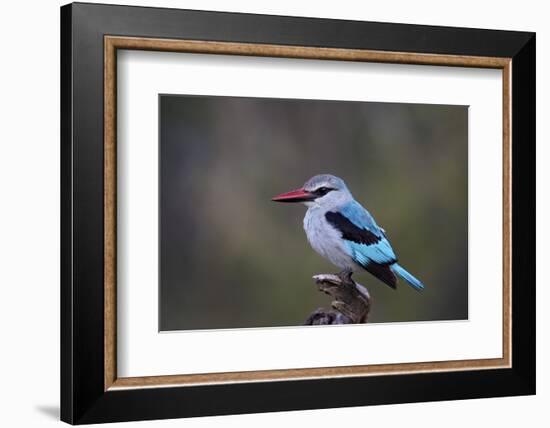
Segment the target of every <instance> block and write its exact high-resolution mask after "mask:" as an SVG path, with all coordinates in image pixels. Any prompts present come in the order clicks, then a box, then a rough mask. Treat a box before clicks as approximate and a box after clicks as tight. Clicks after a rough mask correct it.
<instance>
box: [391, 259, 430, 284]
mask: <svg viewBox="0 0 550 428" xmlns="http://www.w3.org/2000/svg"><path fill="white" fill-rule="evenodd" d="M391 270H392V271H393V272H394V273H396V274H397V275H399V276H400V277H401V278H403V279H404V280H405V281H407V282H408V283H409V284H410V285H411V287H413V288H414V289H415V290H418V291H422V290H423V289H424V284H422V282H420V281H419V280H418V279H416V278H415V277H414V276H412V275H411V274H410V273H409V272H407V271H406V270H405V269H403V268H402V267H401V266H399V265H398V264H397V263H394V264H393V265H391Z"/></svg>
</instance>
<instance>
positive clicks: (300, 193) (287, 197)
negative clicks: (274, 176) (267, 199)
mask: <svg viewBox="0 0 550 428" xmlns="http://www.w3.org/2000/svg"><path fill="white" fill-rule="evenodd" d="M315 198H316V196H315V195H314V194H313V193H310V192H308V191H307V190H304V189H296V190H291V191H290V192H287V193H281V194H280V195H277V196H275V197H273V198H271V200H272V201H275V202H306V201H312V200H313V199H315Z"/></svg>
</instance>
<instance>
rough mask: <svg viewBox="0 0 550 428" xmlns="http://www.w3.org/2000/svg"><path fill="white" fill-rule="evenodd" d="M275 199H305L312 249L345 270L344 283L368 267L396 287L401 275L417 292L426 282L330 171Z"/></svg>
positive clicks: (342, 272) (306, 229)
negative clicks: (402, 262)
mask: <svg viewBox="0 0 550 428" xmlns="http://www.w3.org/2000/svg"><path fill="white" fill-rule="evenodd" d="M272 200H273V201H275V202H295V203H296V202H301V203H303V204H304V205H306V206H307V207H308V210H307V212H306V215H305V217H304V230H305V232H306V235H307V239H308V241H309V243H310V245H311V247H312V248H313V249H314V250H315V251H316V252H317V253H319V254H320V255H321V256H323V257H325V258H326V259H328V260H329V261H330V262H331V263H332V264H334V265H336V266H337V267H338V268H340V269H342V271H341V272H340V273H339V274H338V275H339V276H340V278H341V279H342V281H343V282H346V283H351V282H352V279H351V275H352V274H353V273H354V272H357V271H360V270H366V271H367V272H369V273H370V274H372V275H374V276H375V277H376V278H378V279H379V280H380V281H382V282H383V283H384V284H387V285H389V286H390V287H391V288H394V289H395V288H396V283H397V277H396V275H398V276H400V277H401V278H402V279H404V280H405V281H406V282H407V283H408V284H409V285H411V287H413V288H414V289H415V290H418V291H421V290H422V289H424V284H422V282H421V281H420V280H418V279H417V278H415V277H414V276H413V275H411V274H410V273H409V272H407V271H406V270H405V269H404V268H403V267H401V266H400V265H399V264H397V257H396V255H395V253H394V251H393V249H392V247H391V245H390V242H389V240H388V237H387V236H386V231H385V230H384V229H382V228H381V227H380V226H378V224H376V221H375V220H374V217H373V216H372V215H371V214H370V213H369V212H368V211H367V210H366V209H365V208H363V206H362V205H361V204H360V203H359V202H357V201H356V200H355V199H354V198H353V196H352V194H351V192H350V191H349V189H348V187H347V186H346V183H345V182H344V180H342V179H341V178H338V177H335V176H334V175H330V174H321V175H316V176H314V177H312V178H310V179H309V180H308V181H306V183H305V184H304V186H303V187H301V188H299V189H296V190H292V191H290V192H287V193H282V194H280V195H278V196H275V197H274V198H272Z"/></svg>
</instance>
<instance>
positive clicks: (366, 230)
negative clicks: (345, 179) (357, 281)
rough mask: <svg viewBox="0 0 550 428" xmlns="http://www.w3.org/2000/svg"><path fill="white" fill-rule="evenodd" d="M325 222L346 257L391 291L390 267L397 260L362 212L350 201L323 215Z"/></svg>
mask: <svg viewBox="0 0 550 428" xmlns="http://www.w3.org/2000/svg"><path fill="white" fill-rule="evenodd" d="M325 218H326V219H327V221H328V222H329V223H330V224H331V225H332V226H333V227H334V228H336V229H337V230H338V231H340V233H341V234H342V238H343V239H344V240H345V242H346V245H347V247H348V250H349V252H350V253H349V254H350V256H351V257H352V258H353V260H354V261H355V262H356V263H357V264H359V265H361V266H363V267H364V268H365V269H366V270H367V271H368V272H370V273H371V274H373V275H374V276H376V277H377V278H379V279H380V280H381V281H383V282H385V283H386V284H388V285H389V286H391V287H395V283H396V278H395V275H394V273H393V272H392V270H391V269H390V266H391V265H392V264H394V263H395V262H396V261H397V258H396V256H395V253H394V252H393V249H392V247H391V245H390V243H389V241H388V239H387V238H386V234H385V233H384V231H383V230H382V229H381V228H380V227H379V226H378V225H377V224H376V221H375V220H374V218H373V217H372V216H371V215H370V213H369V212H368V211H367V210H366V209H365V208H363V207H362V206H361V205H360V204H359V203H357V202H356V201H352V202H350V203H348V204H346V205H344V206H343V207H341V208H340V209H339V210H338V211H329V212H327V213H326V214H325Z"/></svg>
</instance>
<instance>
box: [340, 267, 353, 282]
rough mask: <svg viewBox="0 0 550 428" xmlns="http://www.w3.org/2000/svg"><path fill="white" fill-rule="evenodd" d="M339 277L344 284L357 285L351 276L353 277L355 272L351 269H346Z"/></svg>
mask: <svg viewBox="0 0 550 428" xmlns="http://www.w3.org/2000/svg"><path fill="white" fill-rule="evenodd" d="M337 275H338V277H339V278H340V281H342V284H344V285H355V281H354V280H353V279H352V278H351V276H352V275H353V271H352V270H351V269H344V270H343V271H341V272H339V273H338V274H337Z"/></svg>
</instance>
